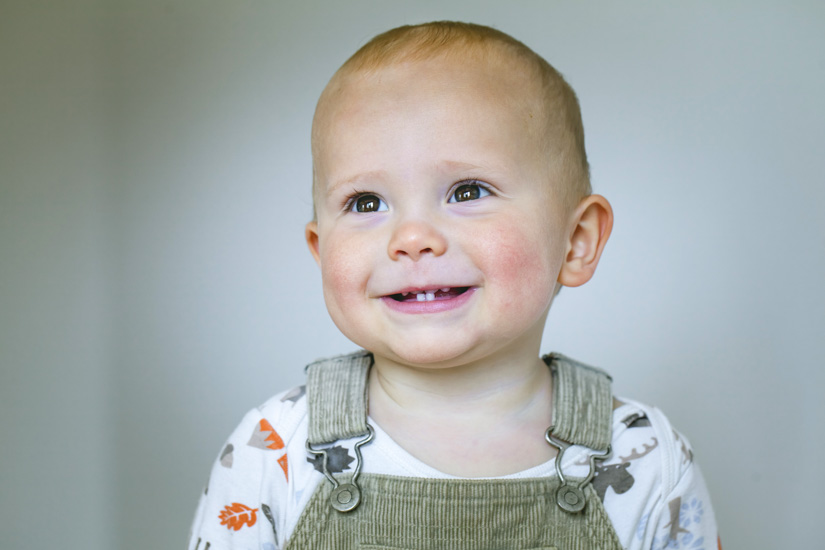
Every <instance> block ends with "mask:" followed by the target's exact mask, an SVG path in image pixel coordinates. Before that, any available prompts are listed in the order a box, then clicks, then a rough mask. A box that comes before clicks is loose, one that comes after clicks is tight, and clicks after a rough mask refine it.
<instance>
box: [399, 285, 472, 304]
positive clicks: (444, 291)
mask: <svg viewBox="0 0 825 550" xmlns="http://www.w3.org/2000/svg"><path fill="white" fill-rule="evenodd" d="M469 288H470V287H467V286H461V287H454V288H450V287H445V288H435V289H432V290H413V291H410V292H399V293H398V294H391V295H390V298H392V299H393V300H395V301H396V302H433V301H435V300H449V299H451V298H455V297H456V296H460V295H461V294H464V293H465V292H467V290H469Z"/></svg>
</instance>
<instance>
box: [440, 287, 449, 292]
mask: <svg viewBox="0 0 825 550" xmlns="http://www.w3.org/2000/svg"><path fill="white" fill-rule="evenodd" d="M449 291H450V287H446V288H442V289H441V292H449Z"/></svg>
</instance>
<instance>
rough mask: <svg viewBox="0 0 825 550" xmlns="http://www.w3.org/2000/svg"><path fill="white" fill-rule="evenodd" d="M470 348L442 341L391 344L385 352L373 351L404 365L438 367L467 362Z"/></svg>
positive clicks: (448, 366)
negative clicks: (427, 343)
mask: <svg viewBox="0 0 825 550" xmlns="http://www.w3.org/2000/svg"><path fill="white" fill-rule="evenodd" d="M472 349H473V347H472V346H457V345H452V346H445V345H443V343H442V345H438V344H436V345H425V346H420V345H410V346H393V347H392V348H391V349H389V350H386V353H382V352H381V351H376V352H374V353H376V354H377V355H380V356H382V357H386V358H387V359H389V360H391V361H395V362H397V363H401V364H404V365H409V366H419V367H424V368H434V369H438V368H450V367H454V366H457V365H460V364H463V363H465V362H467V361H466V358H467V355H468V352H469V351H470V350H472Z"/></svg>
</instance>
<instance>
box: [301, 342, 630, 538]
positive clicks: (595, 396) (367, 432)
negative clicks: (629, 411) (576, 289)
mask: <svg viewBox="0 0 825 550" xmlns="http://www.w3.org/2000/svg"><path fill="white" fill-rule="evenodd" d="M544 360H545V362H546V363H547V364H548V366H549V367H550V369H551V370H552V373H553V379H554V390H553V399H554V401H553V426H552V427H551V428H550V429H549V430H548V441H550V440H552V441H553V442H554V444H556V445H559V444H560V445H561V447H562V448H561V451H560V452H562V453H563V450H564V449H566V448H567V446H568V444H577V445H584V446H586V447H588V448H590V449H598V450H603V449H608V448H609V445H610V438H611V431H612V427H611V424H612V403H613V398H612V393H611V390H610V378H609V377H608V376H607V374H605V373H603V372H602V371H600V370H598V369H594V368H592V367H588V366H586V365H582V364H581V363H577V362H575V361H572V360H570V359H568V358H566V357H564V356H562V355H557V354H551V355H548V356H546V357H544ZM371 364H372V355H370V354H369V353H367V352H358V353H355V354H350V355H346V356H340V357H336V358H332V359H328V360H324V361H319V362H316V363H313V364H311V365H309V366H308V367H307V397H308V403H309V437H308V440H307V449H308V451H310V452H314V453H315V454H323V451H318V450H317V448H316V446H318V445H324V444H329V443H332V442H335V441H338V440H345V439H350V438H353V437H357V436H365V438H364V440H367V441H368V440H369V439H370V438H371V436H372V429H371V428H370V427H368V426H367V375H368V372H369V368H370V366H371ZM551 433H552V435H550V434H551ZM358 447H359V445H357V446H356V455H357V464H356V468H355V472H354V473H350V474H347V475H338V476H336V477H333V476H332V475H330V474H329V473H327V474H326V475H327V477H328V479H329V481H323V482H322V483H321V484H320V485H319V486H318V489H317V490H316V492H315V493H314V495H313V496H312V499H311V500H310V502H309V504H308V505H307V507H306V508H305V509H304V512H303V514H302V515H301V517H300V519H299V520H298V524H297V526H296V528H295V531H294V532H293V534H292V536H291V537H290V539H289V541H288V542H287V544H286V546H285V550H347V549H372V550H390V549H392V550H435V549H438V550H516V549H518V550H539V549H549V548H553V549H558V550H585V549H604V550H608V549H610V550H612V549H620V548H621V544H620V543H619V540H618V537H617V536H616V532H615V530H614V529H613V525H612V524H611V523H610V520H609V519H608V517H607V514H606V513H605V510H604V507H603V506H602V503H601V501H599V498H598V497H597V495H596V492H595V490H594V489H593V487H592V486H591V484H590V483H589V479H574V478H569V477H567V476H564V475H563V473H562V474H561V476H559V475H556V476H553V477H549V478H535V479H425V478H412V477H396V476H387V475H377V474H364V475H359V472H360V463H361V455H360V450H359V448H358ZM596 454H598V452H597V453H596ZM594 456H595V455H594ZM560 459H561V455H560V456H559V457H558V458H557V459H556V463H557V464H559V463H560V462H561V461H560ZM324 460H326V459H324ZM592 460H593V459H592V458H591V471H592V470H593V465H592ZM556 471H557V474H558V473H559V468H558V467H557V470H556ZM353 478H355V480H354V481H353ZM577 487H578V491H577V490H576V489H571V488H577ZM571 492H573V493H575V494H573V495H571V494H570V493H571ZM576 494H577V495H578V497H579V499H580V501H579V502H578V503H576V502H575V500H576ZM565 500H566V501H567V502H566V503H565V502H560V501H565ZM333 501H337V502H335V504H336V507H335V508H334V507H333V506H332V503H333ZM353 505H354V509H352V510H350V511H347V512H341V511H339V510H338V509H342V508H343V509H345V508H348V507H352V506H353ZM563 505H564V506H565V507H566V508H567V510H565V509H563V507H562V506H563ZM582 505H583V508H582ZM336 508H338V509H336ZM576 508H582V509H581V510H580V511H578V512H576V511H569V510H570V509H576Z"/></svg>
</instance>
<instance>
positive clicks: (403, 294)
mask: <svg viewBox="0 0 825 550" xmlns="http://www.w3.org/2000/svg"><path fill="white" fill-rule="evenodd" d="M407 294H409V292H402V293H401V296H406V295H407Z"/></svg>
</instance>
